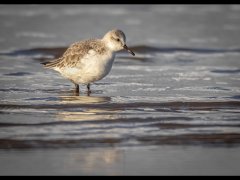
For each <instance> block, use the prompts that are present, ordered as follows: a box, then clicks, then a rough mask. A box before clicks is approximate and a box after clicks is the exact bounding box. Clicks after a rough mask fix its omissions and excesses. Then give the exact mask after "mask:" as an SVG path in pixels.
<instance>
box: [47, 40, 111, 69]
mask: <svg viewBox="0 0 240 180" xmlns="http://www.w3.org/2000/svg"><path fill="white" fill-rule="evenodd" d="M90 50H94V51H95V52H96V53H98V54H103V53H105V52H106V46H105V45H104V43H103V42H102V41H101V40H100V39H89V40H83V41H79V42H76V43H73V44H72V45H71V46H70V47H69V48H68V49H67V50H66V51H65V53H64V54H63V55H62V57H60V58H58V59H55V60H53V61H49V62H47V63H46V64H44V66H45V67H46V68H55V67H57V68H64V67H75V66H76V65H77V63H79V62H80V61H81V59H82V58H83V57H84V56H85V55H86V54H87V53H88V52H89V51H90Z"/></svg>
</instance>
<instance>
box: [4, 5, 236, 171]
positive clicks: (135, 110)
mask: <svg viewBox="0 0 240 180" xmlns="http://www.w3.org/2000/svg"><path fill="white" fill-rule="evenodd" d="M220 17H221V18H220ZM0 21H1V30H0V33H1V37H0V46H1V49H0V52H1V56H0V73H1V76H0V82H1V87H0V100H1V103H0V113H1V115H0V148H1V149H4V151H3V152H4V153H3V154H1V155H0V157H1V156H2V155H3V156H7V157H8V156H9V157H11V156H12V155H11V153H8V150H15V151H16V153H20V156H21V152H22V151H17V150H20V149H28V150H29V149H37V150H39V149H40V152H42V149H44V148H51V152H50V153H47V152H48V151H44V153H45V154H47V155H46V156H51V153H52V151H54V149H55V148H58V149H59V148H63V151H60V154H61V153H65V152H64V150H66V151H68V150H67V149H65V148H79V151H81V152H80V154H81V153H84V152H85V151H93V154H94V152H95V151H96V150H89V148H90V149H91V148H93V147H94V148H97V149H98V148H100V150H99V151H100V152H102V151H104V149H106V151H108V150H109V148H110V147H111V148H112V147H114V149H113V151H121V152H122V148H123V149H124V151H123V152H124V153H120V154H121V156H123V155H122V154H128V152H130V153H131V152H132V151H134V148H137V149H138V151H136V152H137V153H138V154H141V153H142V152H143V151H144V153H142V154H146V155H145V158H146V159H147V158H148V157H149V158H151V157H155V156H156V154H154V153H153V152H158V151H157V150H154V151H151V150H149V151H147V150H146V149H145V148H146V147H152V146H154V147H156V149H158V148H159V152H163V151H162V149H161V148H162V146H163V145H174V146H172V147H173V148H176V147H175V145H177V146H180V151H179V152H181V151H182V149H181V147H182V146H183V147H184V146H186V145H190V146H196V145H200V146H204V147H205V148H203V152H206V153H207V152H208V151H209V149H208V148H209V147H211V148H213V147H214V148H219V152H221V153H220V154H223V153H222V151H224V152H225V150H227V149H228V148H230V147H231V153H233V154H234V153H235V155H238V152H239V150H238V148H239V143H240V128H239V127H240V101H239V99H240V88H239V84H240V61H239V59H240V46H239V40H240V39H239V32H240V26H239V24H240V7H239V6H221V5H219V6H158V5H157V6H156V5H154V6H110V7H108V6H101V7H98V6H97V5H94V6H86V5H85V6H51V5H48V6H35V5H34V6H0ZM115 27H118V28H121V29H122V30H123V31H124V32H125V33H126V35H127V42H128V44H129V46H130V47H131V48H132V50H133V51H134V52H135V53H136V56H135V57H131V56H130V55H129V54H127V53H125V52H120V53H119V55H118V56H117V58H116V60H115V63H114V65H113V68H112V71H111V73H110V74H109V75H108V76H107V77H106V78H104V79H103V80H101V81H99V82H96V83H95V84H93V85H92V86H91V89H92V94H91V95H90V96H87V93H86V87H85V86H81V87H80V90H81V93H80V96H75V95H74V94H73V85H72V84H71V82H69V81H68V80H65V79H63V78H62V77H61V76H59V74H58V73H56V72H54V71H51V70H46V69H44V68H43V67H42V65H41V64H40V62H43V61H45V60H48V59H52V58H54V57H58V56H60V55H61V54H62V53H63V52H64V50H65V48H66V47H67V46H68V45H69V44H71V43H72V42H75V41H77V40H81V39H85V38H91V37H101V36H102V35H103V34H104V33H105V32H107V31H108V30H109V29H112V28H115ZM167 147H168V146H167ZM170 147H171V146H170ZM82 148H83V149H82ZM85 148H87V149H85ZM101 148H103V149H101ZM111 148H110V149H111ZM125 148H126V149H128V148H133V150H132V149H131V150H130V151H126V153H125V150H126V149H125ZM168 148H169V147H168ZM178 148H179V147H178ZM178 148H177V149H178ZM139 149H140V150H139ZM141 149H142V151H141ZM169 149H170V151H171V148H169ZM169 149H168V150H169ZM220 149H221V150H220ZM188 150H189V152H191V151H193V150H191V148H189V149H188ZM110 151H112V149H111V150H110ZM194 151H195V150H194ZM210 151H211V150H210ZM23 152H24V153H25V151H23ZM34 152H35V151H33V153H29V156H28V158H29V159H31V158H32V157H33V156H34ZM56 152H58V151H56ZM147 152H148V153H147ZM216 152H217V151H216ZM227 152H228V151H226V153H227ZM60 154H59V156H60ZM118 154H119V153H118ZM147 154H148V157H147ZM203 154H204V153H203ZM151 155H152V156H151ZM184 155H185V156H186V153H185V154H184ZM97 156H98V155H97ZM212 156H214V153H213V154H212ZM137 157H138V156H136V159H139V158H137ZM90 158H91V157H90ZM176 159H177V158H176ZM13 160H16V159H13ZM178 160H180V159H178ZM224 160H225V159H224ZM80 161H81V162H84V163H85V165H86V166H87V163H89V162H88V160H86V159H85V160H82V159H81V160H79V162H80ZM143 161H144V160H143ZM159 161H160V159H159ZM30 162H31V161H30ZM104 162H105V161H104ZM114 162H115V164H117V163H120V164H122V163H123V164H124V162H122V161H121V160H120V161H114ZM75 163H76V162H75ZM159 163H161V162H159ZM234 163H235V165H236V166H238V167H240V166H239V164H240V162H239V161H238V160H236V161H235V162H234ZM104 164H106V163H104ZM149 164H151V163H150V162H149ZM153 164H154V163H153ZM153 164H152V165H153ZM203 164H204V163H203ZM7 167H8V166H7ZM11 167H12V166H11ZM71 167H72V166H69V169H68V170H69V171H68V170H66V171H64V172H66V173H67V174H69V173H70V172H71V171H70V168H71ZM99 167H100V164H98V165H95V166H93V169H95V170H97V171H95V172H99V174H114V173H116V174H131V172H130V171H126V170H125V171H124V170H123V167H122V169H121V167H118V168H120V169H121V170H120V171H115V170H116V168H117V167H116V168H115V170H113V171H111V172H112V173H111V172H110V171H109V172H108V171H104V170H103V171H102V170H101V168H100V169H98V168H99ZM124 167H125V166H124ZM187 167H188V166H186V169H187ZM168 168H173V167H172V166H169V167H168ZM168 168H166V169H168ZM221 168H222V167H219V168H218V167H216V169H215V172H218V171H220V170H221ZM36 169H37V168H36ZM36 169H35V170H36ZM60 169H61V168H60ZM113 169H114V168H113ZM140 169H141V168H140ZM35 170H33V172H35ZM98 170H99V171H98ZM168 170H169V169H168ZM235 170H236V171H235ZM237 170H239V169H234V170H233V171H222V172H226V173H234V172H237ZM5 172H7V173H11V168H10V167H9V168H8V171H5ZM22 172H25V171H24V170H23V171H22ZM36 172H37V171H36ZM44 172H45V173H47V172H48V173H59V172H61V171H60V170H59V171H50V170H49V171H47V169H46V170H45V171H43V172H42V173H43V174H44ZM90 172H92V170H91V171H90ZM102 172H104V173H102ZM113 172H114V173H113ZM132 172H133V174H139V173H140V172H141V173H140V174H142V173H144V172H146V173H147V172H148V173H150V172H152V174H158V173H162V174H164V172H165V174H169V173H168V172H171V171H170V170H169V171H167V170H166V171H161V172H160V171H158V169H151V171H148V170H147V169H145V171H144V168H142V170H139V171H137V170H134V169H133V171H132ZM176 172H179V173H184V172H187V171H184V169H182V170H181V171H176ZM197 172H198V171H196V173H197ZM199 172H202V173H204V172H206V173H207V172H209V171H199ZM1 173H2V174H4V173H3V172H1ZM19 173H20V174H21V172H20V171H19ZM76 173H77V171H76V172H75V171H74V174H76ZM79 173H82V174H88V173H89V172H88V171H84V170H82V171H79ZM60 174H61V173H60ZM95 174H98V173H95Z"/></svg>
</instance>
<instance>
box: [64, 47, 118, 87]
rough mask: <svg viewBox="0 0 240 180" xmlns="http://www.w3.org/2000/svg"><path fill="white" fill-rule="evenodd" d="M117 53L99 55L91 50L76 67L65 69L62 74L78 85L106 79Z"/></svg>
mask: <svg viewBox="0 0 240 180" xmlns="http://www.w3.org/2000/svg"><path fill="white" fill-rule="evenodd" d="M114 58H115V53H112V52H107V53H105V54H98V53H96V52H95V51H94V50H90V51H89V52H88V54H87V55H86V56H84V57H83V58H82V59H81V60H80V61H79V63H78V64H77V66H76V67H71V68H70V67H68V68H64V69H63V70H62V71H61V72H60V73H61V74H62V75H63V76H65V77H66V78H68V79H70V80H72V81H74V82H75V83H77V84H87V83H92V82H94V81H98V80H100V79H102V78H104V77H105V76H106V75H107V74H108V73H109V72H110V70H111V68H112V64H113V61H114Z"/></svg>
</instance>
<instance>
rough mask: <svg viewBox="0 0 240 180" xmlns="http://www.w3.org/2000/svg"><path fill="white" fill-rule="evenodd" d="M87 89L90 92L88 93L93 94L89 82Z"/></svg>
mask: <svg viewBox="0 0 240 180" xmlns="http://www.w3.org/2000/svg"><path fill="white" fill-rule="evenodd" d="M87 90H88V92H87V93H88V95H90V94H91V90H90V83H88V84H87Z"/></svg>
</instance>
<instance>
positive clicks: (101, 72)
mask: <svg viewBox="0 0 240 180" xmlns="http://www.w3.org/2000/svg"><path fill="white" fill-rule="evenodd" d="M122 49H126V50H127V51H128V52H129V53H131V54H132V55H133V56H135V54H134V53H133V52H132V51H131V50H130V49H129V48H128V47H127V45H126V36H125V34H124V33H123V31H121V30H118V29H115V30H111V31H109V32H108V33H106V34H105V35H104V36H103V38H102V39H89V40H83V41H79V42H76V43H73V44H72V45H70V47H69V48H68V49H67V50H66V51H65V52H64V54H63V55H62V56H61V57H60V58H58V59H55V60H52V61H49V62H44V63H42V64H43V65H44V67H46V68H50V69H53V70H55V71H58V72H59V73H60V74H61V75H62V76H63V77H65V78H67V79H69V80H70V81H71V82H72V83H74V85H75V92H76V93H79V84H85V85H87V90H88V94H90V93H91V91H90V83H93V82H95V81H98V80H101V79H102V78H104V77H105V76H106V75H107V74H108V73H109V72H110V70H111V68H112V64H113V61H114V58H115V54H116V52H117V51H120V50H122Z"/></svg>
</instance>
